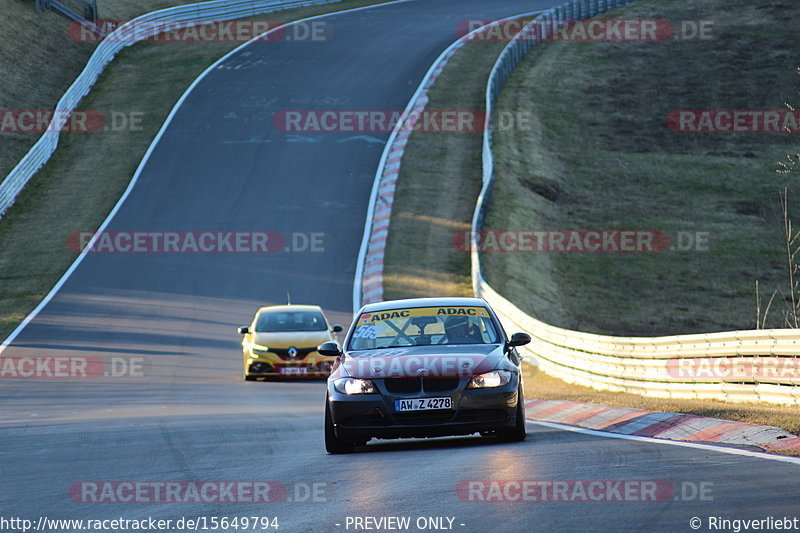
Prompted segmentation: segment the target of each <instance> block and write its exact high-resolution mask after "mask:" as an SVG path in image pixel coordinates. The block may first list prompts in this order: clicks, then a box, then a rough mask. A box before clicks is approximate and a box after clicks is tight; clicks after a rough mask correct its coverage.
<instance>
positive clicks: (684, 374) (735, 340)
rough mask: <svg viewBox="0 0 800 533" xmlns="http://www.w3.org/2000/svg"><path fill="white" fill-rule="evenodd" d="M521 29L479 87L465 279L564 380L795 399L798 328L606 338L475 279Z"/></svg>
mask: <svg viewBox="0 0 800 533" xmlns="http://www.w3.org/2000/svg"><path fill="white" fill-rule="evenodd" d="M629 3H632V2H629V1H613V0H608V1H603V0H591V1H589V0H578V1H574V2H571V3H569V4H566V5H564V6H560V7H557V8H554V9H551V10H549V11H546V12H544V13H542V14H541V15H540V17H539V18H538V19H537V20H536V21H534V22H533V23H532V24H539V31H540V33H541V32H543V37H547V35H548V34H549V33H552V31H553V29H555V28H557V27H559V26H560V25H563V24H565V23H566V22H565V21H566V20H569V19H579V18H587V17H592V16H594V15H596V14H598V13H600V12H602V11H605V10H606V9H610V8H613V7H619V6H621V5H625V4H629ZM524 33H525V31H523V32H521V33H520V34H519V35H518V36H517V38H515V39H514V40H513V41H512V42H510V43H509V45H508V46H507V47H506V48H505V50H503V52H502V54H501V55H500V57H499V58H498V60H497V62H496V63H495V65H494V68H493V69H492V72H491V75H490V77H489V82H488V85H487V89H486V110H487V113H486V124H485V128H484V142H483V188H482V190H481V194H480V197H479V198H478V202H477V205H476V207H475V213H474V215H473V219H472V231H473V238H472V250H471V264H472V283H473V289H474V291H475V294H476V295H478V296H481V297H483V298H485V299H486V300H487V301H488V302H489V303H490V304H491V305H492V307H493V308H494V309H495V311H496V312H497V314H498V315H499V316H500V318H501V321H502V322H503V324H504V327H505V328H506V329H507V330H511V331H517V330H521V331H526V332H528V333H530V334H531V336H532V337H533V342H532V343H531V344H530V345H528V346H527V347H526V350H525V351H526V352H527V353H528V354H530V355H532V356H533V358H534V361H535V364H537V365H538V366H539V367H540V368H541V369H542V370H544V371H545V372H547V373H548V374H551V375H553V376H556V377H559V378H561V379H563V380H564V381H567V382H569V383H574V384H578V385H585V386H589V387H594V388H596V389H603V390H610V391H624V392H632V393H636V394H641V395H645V396H653V397H664V398H696V399H719V400H727V401H742V402H753V401H763V402H769V403H777V404H789V405H800V357H798V356H800V330H784V329H770V330H755V331H733V332H724V333H711V334H701V335H676V336H668V337H611V336H605V335H593V334H588V333H581V332H577V331H570V330H566V329H562V328H557V327H554V326H550V325H548V324H545V323H544V322H541V321H539V320H536V319H535V318H532V317H530V316H528V315H527V314H526V313H524V312H523V311H522V310H520V309H519V308H518V307H516V306H515V305H514V304H513V303H511V302H510V301H509V300H507V299H506V298H504V297H503V296H501V295H500V294H499V293H497V291H495V290H494V289H492V287H491V286H489V284H488V283H487V282H486V280H485V279H484V278H483V275H482V272H481V263H480V255H479V253H478V252H477V250H478V248H477V243H476V242H475V236H476V235H477V231H478V230H480V229H481V228H482V226H483V218H484V214H485V210H486V206H487V205H488V202H489V197H490V195H491V190H492V182H493V179H494V160H493V157H492V123H491V120H492V111H493V109H494V106H495V103H496V102H497V97H498V95H499V93H500V90H501V89H502V87H503V85H504V84H505V82H506V80H507V79H508V78H509V76H510V75H511V73H512V72H513V71H514V68H516V66H517V65H518V64H519V62H520V61H521V60H522V58H523V57H524V56H525V54H526V53H527V52H528V51H529V50H530V49H531V47H532V46H534V44H536V43H535V41H533V40H531V39H522V38H520V36H522V35H523V34H524Z"/></svg>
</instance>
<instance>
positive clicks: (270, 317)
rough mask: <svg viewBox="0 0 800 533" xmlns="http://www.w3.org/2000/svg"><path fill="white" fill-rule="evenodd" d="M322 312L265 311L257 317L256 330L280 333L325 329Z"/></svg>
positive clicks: (326, 326) (326, 327)
mask: <svg viewBox="0 0 800 533" xmlns="http://www.w3.org/2000/svg"><path fill="white" fill-rule="evenodd" d="M326 329H328V325H327V324H326V323H325V318H323V316H322V313H320V312H318V311H267V312H265V313H263V314H262V315H261V316H260V317H258V322H257V323H256V331H257V332H259V333H282V332H292V331H325V330H326Z"/></svg>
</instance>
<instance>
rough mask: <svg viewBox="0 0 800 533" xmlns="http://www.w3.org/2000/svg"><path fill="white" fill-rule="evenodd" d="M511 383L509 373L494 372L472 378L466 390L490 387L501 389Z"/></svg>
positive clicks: (503, 371)
mask: <svg viewBox="0 0 800 533" xmlns="http://www.w3.org/2000/svg"><path fill="white" fill-rule="evenodd" d="M510 381H511V372H508V371H506V370H495V371H493V372H486V373H485V374H478V375H477V376H472V379H470V380H469V385H467V388H468V389H488V388H491V387H502V386H503V385H508V383H509V382H510Z"/></svg>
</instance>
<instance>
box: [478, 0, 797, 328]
mask: <svg viewBox="0 0 800 533" xmlns="http://www.w3.org/2000/svg"><path fill="white" fill-rule="evenodd" d="M712 13H713V18H714V32H713V36H714V38H713V39H712V40H707V41H683V42H681V41H668V42H656V43H591V44H590V43H565V42H562V43H548V44H546V45H544V46H537V47H535V48H534V50H533V52H532V53H531V54H529V56H528V57H527V58H526V59H525V61H524V62H523V64H522V65H520V67H519V68H518V69H517V70H516V72H515V74H514V76H513V77H512V78H511V80H510V81H509V83H508V85H507V86H506V88H505V89H504V91H503V92H502V95H501V98H500V102H499V107H498V109H499V110H500V111H505V112H514V113H524V114H528V115H529V116H531V117H532V124H533V128H531V130H530V131H498V132H497V134H496V135H495V155H496V159H497V165H496V182H495V187H494V195H493V198H492V203H491V208H490V210H489V213H488V216H487V219H486V224H485V228H486V229H495V230H505V229H537V230H540V229H543V230H571V229H599V230H613V229H641V230H661V231H666V232H667V233H668V234H669V235H670V236H671V238H673V239H675V238H676V236H677V235H678V233H679V232H692V233H694V232H703V233H706V234H707V235H708V249H707V250H705V251H704V250H690V251H675V250H673V251H669V250H668V251H664V252H661V253H639V254H619V253H617V254H613V253H609V254H580V253H561V254H559V253H540V254H536V253H487V254H484V255H483V265H484V273H485V275H486V277H487V279H488V281H489V282H490V283H491V284H492V286H493V287H494V288H495V289H497V290H498V291H499V292H501V293H502V294H504V295H506V296H507V297H511V299H512V300H513V301H514V302H515V303H516V304H517V305H519V306H520V307H521V308H522V309H524V310H525V311H526V312H528V313H529V314H531V315H533V316H535V317H537V318H539V319H541V320H544V321H545V322H548V323H550V324H554V325H557V326H561V327H566V328H569V329H577V330H581V331H588V332H594V333H605V334H612V335H636V336H657V335H668V334H684V333H700V332H710V331H725V330H735V329H752V328H754V327H755V320H756V311H755V309H756V308H755V282H756V280H759V282H760V287H761V291H762V298H763V299H764V300H767V299H768V298H769V296H770V294H771V292H772V290H774V289H775V288H777V287H782V288H784V289H785V288H786V285H787V281H786V270H785V267H784V265H785V257H784V255H782V249H783V244H782V240H781V224H780V222H779V220H778V219H777V218H776V216H775V213H774V212H773V208H777V206H778V203H779V198H778V192H779V191H780V190H782V189H783V187H785V186H788V187H789V189H790V199H791V204H792V211H793V212H794V213H795V214H796V215H797V214H800V201H799V199H798V193H800V191H795V193H794V194H792V193H791V189H792V187H793V186H794V183H793V180H789V179H787V177H786V176H784V175H780V174H777V173H776V172H775V169H776V168H777V163H776V162H777V161H778V160H780V159H782V158H783V157H784V154H787V153H790V152H794V151H796V147H797V145H798V138H797V136H796V135H792V134H765V133H735V134H734V133H704V134H702V133H677V132H673V131H671V130H670V129H668V128H667V126H666V117H667V116H668V114H669V113H670V112H671V111H673V110H679V109H743V110H748V109H781V108H783V107H784V102H786V101H791V100H792V99H793V98H794V96H795V93H796V88H797V87H798V86H800V78H798V76H797V75H796V74H795V68H796V67H797V65H798V64H800V43H798V42H797V40H796V39H795V38H793V34H794V32H795V31H794V28H796V27H797V24H798V23H800V12H797V10H792V9H789V8H788V6H787V5H786V4H785V2H782V1H780V0H771V1H767V2H759V3H758V4H754V3H752V2H747V1H745V0H734V1H721V0H705V1H703V2H693V3H691V4H687V3H686V2H681V1H678V0H669V1H663V2H653V1H643V2H640V3H637V4H634V5H632V6H629V7H626V8H624V9H619V10H615V11H614V12H613V14H614V16H618V17H627V18H665V19H670V20H673V21H678V20H700V19H706V18H708V17H709V14H712ZM778 211H779V210H778ZM784 310H785V305H783V303H782V302H780V301H777V302H776V303H775V304H773V310H772V312H771V314H770V317H769V320H768V322H767V325H768V326H772V327H781V326H782V321H783V311H784Z"/></svg>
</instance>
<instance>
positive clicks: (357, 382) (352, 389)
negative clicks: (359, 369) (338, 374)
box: [333, 378, 378, 394]
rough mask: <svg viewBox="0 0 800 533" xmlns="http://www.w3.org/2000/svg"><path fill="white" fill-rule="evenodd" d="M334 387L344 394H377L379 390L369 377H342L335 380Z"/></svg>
mask: <svg viewBox="0 0 800 533" xmlns="http://www.w3.org/2000/svg"><path fill="white" fill-rule="evenodd" d="M333 388H334V389H336V391H338V392H341V393H342V394H375V393H376V392H378V390H377V389H376V388H375V384H374V383H373V382H371V381H370V380H368V379H358V378H342V379H337V380H336V381H334V382H333Z"/></svg>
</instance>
